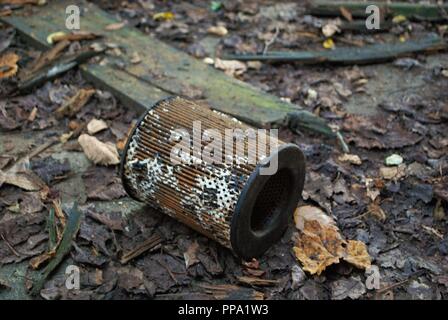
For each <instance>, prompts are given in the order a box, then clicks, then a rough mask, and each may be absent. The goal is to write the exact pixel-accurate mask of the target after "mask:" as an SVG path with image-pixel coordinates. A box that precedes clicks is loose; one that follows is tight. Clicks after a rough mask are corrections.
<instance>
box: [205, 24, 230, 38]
mask: <svg viewBox="0 0 448 320" xmlns="http://www.w3.org/2000/svg"><path fill="white" fill-rule="evenodd" d="M207 32H208V33H210V34H213V35H215V36H220V37H224V36H225V35H227V33H228V31H227V29H226V27H224V26H212V27H210V28H208V29H207Z"/></svg>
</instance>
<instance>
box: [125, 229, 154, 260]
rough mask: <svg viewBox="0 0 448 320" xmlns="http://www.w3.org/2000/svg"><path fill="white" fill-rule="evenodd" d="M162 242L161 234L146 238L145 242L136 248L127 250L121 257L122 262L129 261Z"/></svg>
mask: <svg viewBox="0 0 448 320" xmlns="http://www.w3.org/2000/svg"><path fill="white" fill-rule="evenodd" d="M161 242H162V238H160V236H159V235H157V234H156V235H153V236H151V237H150V238H148V239H146V240H145V241H144V242H143V243H141V244H139V245H138V246H137V247H136V248H134V249H132V250H130V251H128V252H126V253H125V254H123V256H122V257H121V259H120V262H121V263H122V264H125V263H128V262H129V261H130V260H132V259H134V258H136V257H138V256H139V255H141V254H142V253H144V252H146V251H148V250H150V249H152V248H154V247H155V246H157V245H159V244H160V243H161Z"/></svg>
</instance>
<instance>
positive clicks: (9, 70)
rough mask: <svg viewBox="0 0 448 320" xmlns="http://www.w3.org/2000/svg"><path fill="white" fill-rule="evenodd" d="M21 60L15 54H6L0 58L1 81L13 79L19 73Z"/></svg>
mask: <svg viewBox="0 0 448 320" xmlns="http://www.w3.org/2000/svg"><path fill="white" fill-rule="evenodd" d="M19 59H20V57H19V56H18V55H16V54H15V53H6V54H4V55H2V56H1V57H0V79H2V78H9V77H12V76H13V75H15V74H16V73H17V70H18V69H19V67H18V66H17V61H19Z"/></svg>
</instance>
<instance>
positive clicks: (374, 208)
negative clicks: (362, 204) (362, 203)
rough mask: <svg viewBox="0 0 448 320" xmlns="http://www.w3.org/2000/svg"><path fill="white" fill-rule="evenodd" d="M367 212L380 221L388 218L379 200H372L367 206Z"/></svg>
mask: <svg viewBox="0 0 448 320" xmlns="http://www.w3.org/2000/svg"><path fill="white" fill-rule="evenodd" d="M367 213H369V214H370V215H372V216H373V217H375V218H376V219H378V220H379V221H384V220H386V213H384V210H383V209H382V208H381V207H380V205H379V204H378V203H377V201H374V202H372V203H371V204H369V205H368V206H367Z"/></svg>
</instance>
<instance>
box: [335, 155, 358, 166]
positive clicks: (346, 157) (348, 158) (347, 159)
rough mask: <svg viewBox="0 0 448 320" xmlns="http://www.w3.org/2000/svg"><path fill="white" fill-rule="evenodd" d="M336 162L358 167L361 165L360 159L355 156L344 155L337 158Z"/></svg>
mask: <svg viewBox="0 0 448 320" xmlns="http://www.w3.org/2000/svg"><path fill="white" fill-rule="evenodd" d="M338 160H339V161H341V162H349V163H351V164H356V165H358V166H359V165H361V164H362V161H361V158H360V157H359V156H358V155H356V154H348V153H344V154H343V155H340V156H339V158H338Z"/></svg>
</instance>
